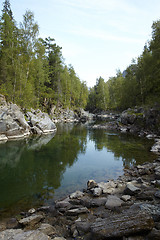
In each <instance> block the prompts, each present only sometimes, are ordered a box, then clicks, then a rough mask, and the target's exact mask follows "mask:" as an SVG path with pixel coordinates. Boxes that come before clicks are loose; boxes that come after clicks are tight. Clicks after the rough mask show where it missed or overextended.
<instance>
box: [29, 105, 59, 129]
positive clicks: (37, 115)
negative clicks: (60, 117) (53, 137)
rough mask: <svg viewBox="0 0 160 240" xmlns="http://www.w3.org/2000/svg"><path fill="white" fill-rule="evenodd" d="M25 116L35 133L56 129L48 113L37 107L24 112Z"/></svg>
mask: <svg viewBox="0 0 160 240" xmlns="http://www.w3.org/2000/svg"><path fill="white" fill-rule="evenodd" d="M25 116H26V117H27V120H28V124H29V126H30V128H31V131H32V132H33V133H35V134H48V133H53V132H54V131H55V130H56V126H55V124H54V123H53V121H51V119H50V118H49V116H48V114H47V113H43V112H41V110H39V109H38V110H34V109H31V111H30V112H26V114H25Z"/></svg>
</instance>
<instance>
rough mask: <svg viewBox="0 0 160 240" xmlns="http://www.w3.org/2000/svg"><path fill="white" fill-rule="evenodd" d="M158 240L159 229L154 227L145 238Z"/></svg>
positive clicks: (159, 235)
mask: <svg viewBox="0 0 160 240" xmlns="http://www.w3.org/2000/svg"><path fill="white" fill-rule="evenodd" d="M153 239H154V240H159V239H160V230H157V229H155V228H153V229H152V231H151V232H150V233H149V234H148V235H147V240H153Z"/></svg>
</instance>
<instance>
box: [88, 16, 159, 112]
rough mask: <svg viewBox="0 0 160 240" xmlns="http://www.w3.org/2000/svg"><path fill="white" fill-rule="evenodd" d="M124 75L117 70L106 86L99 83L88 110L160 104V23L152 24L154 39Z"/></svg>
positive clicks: (94, 90)
mask: <svg viewBox="0 0 160 240" xmlns="http://www.w3.org/2000/svg"><path fill="white" fill-rule="evenodd" d="M124 73H125V74H122V73H121V72H120V71H118V72H117V75H116V76H115V77H112V78H109V80H108V81H107V82H106V83H104V82H103V84H102V82H101V81H98V82H97V84H96V85H95V86H94V87H93V88H92V89H90V92H89V102H88V105H87V107H88V109H89V110H92V111H93V110H95V109H98V110H105V109H121V110H122V109H126V108H128V107H133V106H136V105H137V106H138V105H143V106H144V105H153V104H154V103H155V102H157V103H158V102H160V20H159V21H157V22H154V23H153V25H152V39H151V40H150V41H149V42H148V44H146V45H145V46H144V50H143V52H142V54H141V55H140V56H139V57H138V58H137V61H135V60H133V61H132V63H131V64H130V65H129V66H128V67H127V69H126V70H125V71H124ZM102 85H103V87H102ZM103 89H105V93H106V96H107V97H106V101H104V94H103Z"/></svg>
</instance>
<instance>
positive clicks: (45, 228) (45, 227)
mask: <svg viewBox="0 0 160 240" xmlns="http://www.w3.org/2000/svg"><path fill="white" fill-rule="evenodd" d="M38 230H39V231H40V232H43V233H44V234H46V235H48V236H50V235H52V234H55V233H56V229H55V228H54V227H53V226H52V225H50V224H48V223H42V224H41V225H40V227H39V228H38Z"/></svg>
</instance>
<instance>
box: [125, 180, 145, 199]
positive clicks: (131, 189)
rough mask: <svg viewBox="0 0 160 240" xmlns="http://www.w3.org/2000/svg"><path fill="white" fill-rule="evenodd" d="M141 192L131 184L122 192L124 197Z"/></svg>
mask: <svg viewBox="0 0 160 240" xmlns="http://www.w3.org/2000/svg"><path fill="white" fill-rule="evenodd" d="M140 191H141V189H140V188H137V187H135V186H134V185H133V184H132V183H130V182H129V183H127V185H126V189H125V190H124V193H125V194H126V195H131V196H132V195H135V194H137V193H139V192H140Z"/></svg>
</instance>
